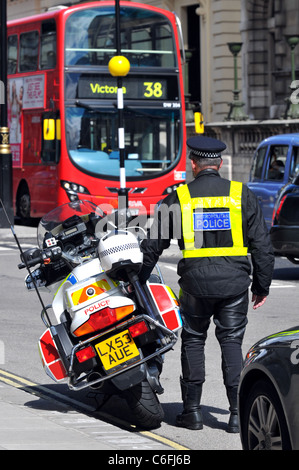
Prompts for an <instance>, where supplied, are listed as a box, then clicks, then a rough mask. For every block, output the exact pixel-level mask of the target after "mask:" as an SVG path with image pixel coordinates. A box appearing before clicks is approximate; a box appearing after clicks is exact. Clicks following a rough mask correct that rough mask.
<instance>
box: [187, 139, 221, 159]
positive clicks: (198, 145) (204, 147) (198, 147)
mask: <svg viewBox="0 0 299 470" xmlns="http://www.w3.org/2000/svg"><path fill="white" fill-rule="evenodd" d="M187 147H188V148H189V151H190V154H189V158H193V157H199V158H219V157H221V152H223V150H225V149H226V145H225V144H224V143H223V142H221V140H218V139H213V138H212V137H204V136H195V137H190V138H189V139H188V140H187Z"/></svg>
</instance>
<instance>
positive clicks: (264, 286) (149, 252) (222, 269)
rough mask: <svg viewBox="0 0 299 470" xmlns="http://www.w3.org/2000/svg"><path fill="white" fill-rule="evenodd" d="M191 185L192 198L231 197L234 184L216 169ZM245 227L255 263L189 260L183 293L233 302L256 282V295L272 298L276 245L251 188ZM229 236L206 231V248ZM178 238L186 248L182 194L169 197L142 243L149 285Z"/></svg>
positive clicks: (184, 264) (246, 193)
mask: <svg viewBox="0 0 299 470" xmlns="http://www.w3.org/2000/svg"><path fill="white" fill-rule="evenodd" d="M188 187H189V191H190V195H191V197H207V196H211V197H212V196H226V195H228V194H229V188H230V181H229V180H227V179H224V178H221V177H220V175H219V173H218V172H217V171H216V170H213V169H206V170H203V171H201V172H200V173H199V174H198V175H197V177H196V178H195V179H194V180H193V181H192V182H191V183H189V184H188ZM163 204H165V206H164V208H163ZM169 208H171V210H168V209H169ZM165 209H166V210H165ZM242 227H243V239H244V245H245V246H247V247H248V253H250V255H251V263H250V259H249V256H219V257H203V258H183V259H181V260H180V261H179V264H178V275H179V276H180V279H179V284H180V286H181V288H182V289H183V291H186V292H188V293H189V294H191V295H194V296H198V297H215V298H216V297H218V298H227V297H233V296H235V295H238V294H241V293H242V292H244V291H246V290H247V288H248V287H249V286H250V284H251V282H252V286H251V290H252V292H253V293H254V294H257V295H268V294H269V287H270V284H271V280H272V275H273V268H274V255H273V250H272V245H271V241H270V237H269V233H268V230H267V227H266V224H265V221H264V217H263V214H262V211H261V208H260V205H259V203H258V201H257V198H256V196H255V195H254V194H253V193H252V192H251V191H250V190H249V189H248V188H247V186H246V185H243V190H242ZM178 232H179V233H178ZM225 236H226V235H225V234H224V233H220V232H219V231H216V233H215V232H206V233H205V234H204V239H203V245H202V246H209V247H213V246H218V244H217V240H218V241H219V237H220V238H221V237H222V242H223V237H225ZM173 238H176V239H177V240H178V244H179V247H180V249H183V248H184V241H183V237H182V231H181V213H180V203H179V200H178V196H177V193H176V191H175V192H174V193H172V194H170V195H169V196H167V197H166V198H165V199H164V201H163V203H162V205H161V208H160V215H159V211H158V213H157V214H156V215H155V217H154V221H153V225H152V228H151V230H150V233H149V237H148V238H147V239H146V240H143V241H142V244H141V248H142V251H143V254H144V261H143V267H142V270H141V273H140V277H141V279H142V280H143V281H144V280H146V279H147V278H148V276H149V274H150V272H151V271H152V269H153V268H154V266H155V264H156V262H157V261H158V259H159V256H160V255H161V254H162V252H163V250H165V249H166V248H168V247H169V245H170V242H171V240H172V239H173ZM220 246H221V245H220ZM222 246H223V243H222ZM251 271H252V280H251V277H250V275H251Z"/></svg>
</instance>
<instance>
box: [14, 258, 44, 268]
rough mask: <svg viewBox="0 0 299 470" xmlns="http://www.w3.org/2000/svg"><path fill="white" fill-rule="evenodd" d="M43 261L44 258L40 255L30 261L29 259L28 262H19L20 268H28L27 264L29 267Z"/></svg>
mask: <svg viewBox="0 0 299 470" xmlns="http://www.w3.org/2000/svg"><path fill="white" fill-rule="evenodd" d="M42 261H43V258H42V257H40V256H38V257H37V258H33V259H31V260H30V261H27V263H20V264H18V268H19V269H23V268H26V267H27V266H28V267H29V268H32V266H35V265H36V264H38V263H41V262H42Z"/></svg>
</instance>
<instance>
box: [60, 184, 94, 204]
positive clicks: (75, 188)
mask: <svg viewBox="0 0 299 470" xmlns="http://www.w3.org/2000/svg"><path fill="white" fill-rule="evenodd" d="M60 184H61V187H62V188H63V189H64V190H65V192H66V194H67V195H68V198H69V200H70V201H77V200H78V199H79V198H78V194H90V193H89V191H88V189H86V188H85V186H82V184H78V183H73V182H71V181H63V180H62V181H61V182H60Z"/></svg>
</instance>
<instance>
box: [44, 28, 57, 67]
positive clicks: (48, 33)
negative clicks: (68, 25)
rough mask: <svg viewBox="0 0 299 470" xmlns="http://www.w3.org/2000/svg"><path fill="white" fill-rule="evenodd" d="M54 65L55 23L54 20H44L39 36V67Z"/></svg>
mask: <svg viewBox="0 0 299 470" xmlns="http://www.w3.org/2000/svg"><path fill="white" fill-rule="evenodd" d="M55 67H56V23H55V21H54V20H51V21H44V22H43V23H42V28H41V37H40V68H41V69H42V70H44V69H54V68H55Z"/></svg>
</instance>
